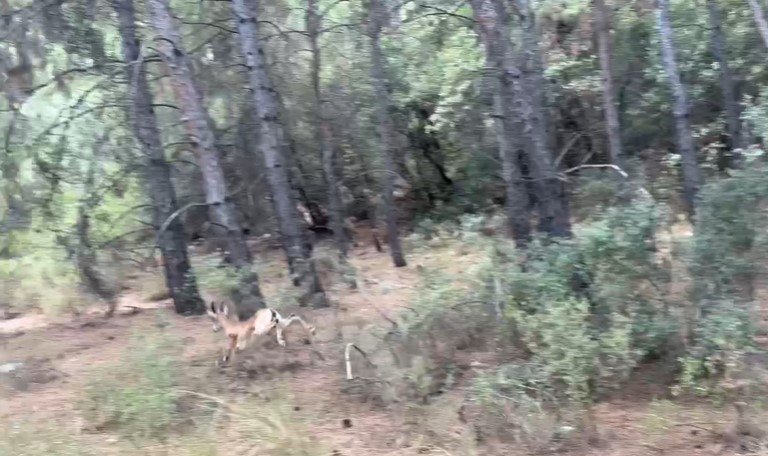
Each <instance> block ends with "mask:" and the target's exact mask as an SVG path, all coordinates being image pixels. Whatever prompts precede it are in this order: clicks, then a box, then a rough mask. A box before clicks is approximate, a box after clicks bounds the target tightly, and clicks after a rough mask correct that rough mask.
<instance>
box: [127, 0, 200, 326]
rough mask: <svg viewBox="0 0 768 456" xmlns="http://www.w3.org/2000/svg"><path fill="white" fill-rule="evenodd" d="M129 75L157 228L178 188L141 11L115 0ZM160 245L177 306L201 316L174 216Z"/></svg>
mask: <svg viewBox="0 0 768 456" xmlns="http://www.w3.org/2000/svg"><path fill="white" fill-rule="evenodd" d="M112 6H113V8H114V10H115V12H116V13H117V17H118V25H119V29H120V36H121V38H122V47H123V58H124V59H125V61H126V63H129V65H127V66H126V76H127V78H128V83H129V86H130V91H129V95H130V101H131V108H130V109H129V118H130V120H131V128H132V129H133V135H134V137H135V138H136V140H137V141H138V142H139V145H140V146H141V151H142V153H143V155H144V161H145V164H144V167H145V168H144V181H145V184H146V189H147V193H149V195H148V196H149V199H150V201H152V221H153V225H154V227H155V230H157V229H159V228H160V227H161V226H162V224H163V222H165V220H167V219H168V218H169V217H170V216H171V215H172V214H173V213H174V212H176V211H177V210H178V205H177V202H176V191H175V189H174V188H173V182H172V181H171V168H170V166H169V165H168V162H167V161H166V160H165V153H164V151H163V147H162V142H161V139H160V130H159V129H158V127H157V117H156V115H155V111H154V108H153V107H152V93H151V92H150V91H149V84H148V83H147V73H146V68H145V67H144V65H143V57H142V55H141V43H140V42H139V39H138V35H137V34H136V15H135V10H134V4H133V0H114V3H113V5H112ZM159 234H160V236H159V238H158V246H159V247H160V251H161V252H162V255H163V264H164V268H165V283H166V286H167V287H168V291H169V292H170V296H171V298H172V299H173V306H174V309H175V310H176V313H179V314H200V313H203V312H204V311H205V304H204V303H203V300H202V299H201V298H200V294H199V293H198V290H197V283H196V280H195V275H194V273H193V271H192V267H191V265H190V262H189V256H188V252H187V241H186V237H185V235H184V227H183V226H182V224H181V221H180V220H179V219H178V218H175V219H174V220H173V221H171V223H169V224H168V227H167V228H166V229H165V231H163V232H162V233H159Z"/></svg>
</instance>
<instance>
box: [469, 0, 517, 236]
mask: <svg viewBox="0 0 768 456" xmlns="http://www.w3.org/2000/svg"><path fill="white" fill-rule="evenodd" d="M470 4H471V6H472V9H473V11H474V15H475V19H476V22H475V23H476V28H477V33H478V35H479V36H480V39H481V41H482V42H483V45H484V47H485V55H486V66H487V67H488V68H489V70H490V72H491V77H490V78H488V82H489V83H490V84H489V87H488V88H489V89H490V91H491V92H492V93H493V120H494V125H495V131H496V142H497V146H498V148H499V158H500V159H501V163H502V175H503V178H504V183H505V190H506V202H505V211H506V215H507V224H508V227H509V232H510V235H511V236H512V238H513V239H514V240H515V245H516V246H517V247H520V248H524V247H525V246H526V245H527V244H528V242H529V241H530V237H531V224H530V219H529V213H528V204H529V200H528V193H527V190H526V188H525V182H524V181H523V176H522V172H521V170H520V166H519V161H518V159H517V155H518V149H519V148H520V144H519V140H518V139H517V138H520V135H521V133H522V131H523V128H522V124H520V122H519V121H520V118H518V117H516V116H515V104H516V100H515V98H516V95H515V87H514V84H515V83H514V81H513V79H512V78H511V77H509V76H510V75H509V72H508V71H507V68H508V66H509V65H510V62H509V58H510V56H511V55H510V52H509V46H510V43H509V42H508V41H507V36H506V35H505V33H504V31H503V30H502V28H503V27H505V26H506V24H504V23H503V22H502V20H501V19H500V18H499V16H498V14H497V11H496V9H495V8H494V6H493V4H492V3H491V1H490V0H470Z"/></svg>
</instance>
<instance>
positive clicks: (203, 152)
mask: <svg viewBox="0 0 768 456" xmlns="http://www.w3.org/2000/svg"><path fill="white" fill-rule="evenodd" d="M149 7H150V11H151V21H152V25H153V27H154V29H155V32H156V33H157V35H158V36H157V38H156V40H155V47H156V48H157V51H158V52H159V54H160V56H161V58H162V59H163V61H164V62H165V63H166V65H167V66H168V69H169V71H170V73H171V78H172V84H173V87H174V91H175V93H176V97H177V98H178V100H177V101H178V103H179V107H180V109H181V112H182V121H183V122H184V124H185V126H186V128H187V132H188V134H189V137H190V141H191V142H192V143H193V144H194V146H195V149H196V151H197V159H198V163H199V166H200V170H201V171H202V174H203V187H204V190H205V202H206V204H207V205H208V210H209V214H210V217H211V221H212V222H213V223H214V225H215V226H216V229H217V231H218V232H219V233H220V234H221V236H222V237H223V238H224V239H225V242H226V247H227V254H228V256H229V258H230V260H231V262H232V264H233V265H234V266H235V267H236V268H237V269H238V270H240V271H241V287H240V288H238V289H237V290H236V291H235V293H233V296H232V297H233V299H234V300H235V301H236V305H237V310H238V315H239V316H240V318H244V317H247V316H249V315H251V314H253V313H254V312H255V311H256V310H258V309H259V308H263V307H264V298H263V296H262V294H261V289H260V288H259V281H258V276H257V275H256V273H255V272H254V271H253V270H252V261H253V260H252V257H251V252H250V251H249V250H248V245H247V244H246V243H245V239H244V237H243V233H242V230H241V229H240V223H239V222H238V220H237V217H236V215H235V214H236V213H235V210H234V208H233V207H232V203H231V201H230V200H229V195H228V194H227V187H226V182H225V181H224V172H223V170H222V167H221V163H220V153H219V151H218V150H217V148H216V138H215V137H214V133H213V128H212V127H211V124H210V119H209V117H208V113H207V112H206V110H205V107H204V105H203V99H202V95H201V94H200V91H199V90H198V88H197V86H196V85H195V81H194V78H193V76H192V69H191V66H190V63H189V59H188V57H187V55H186V53H185V51H184V48H183V46H182V41H181V37H180V36H179V33H178V30H177V29H176V27H175V25H174V23H173V18H172V16H171V13H170V9H169V7H168V3H167V0H149Z"/></svg>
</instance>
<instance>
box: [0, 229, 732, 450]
mask: <svg viewBox="0 0 768 456" xmlns="http://www.w3.org/2000/svg"><path fill="white" fill-rule="evenodd" d="M478 255H479V252H475V251H473V250H472V247H471V246H461V245H457V244H455V243H447V244H446V245H444V246H442V247H439V248H436V249H432V250H431V251H430V252H429V253H427V254H425V255H421V256H419V257H418V259H416V258H413V259H412V262H411V264H410V265H409V266H408V267H405V268H399V269H396V268H393V267H391V266H390V259H389V256H388V255H387V254H382V253H377V252H376V251H375V250H374V249H373V248H372V247H370V246H364V247H358V248H356V249H355V250H354V251H353V253H352V255H351V259H352V263H353V264H354V266H355V267H356V269H357V274H358V281H359V283H360V284H361V287H360V289H359V290H349V289H347V288H346V287H345V286H343V285H341V284H339V285H336V286H333V287H331V288H330V295H331V297H332V299H333V301H334V306H333V307H332V308H331V309H324V310H308V309H290V310H296V311H297V312H298V313H299V314H301V315H303V316H304V317H306V318H307V319H308V320H310V321H312V322H313V323H314V324H316V325H317V327H318V332H317V335H316V337H315V340H314V342H313V345H311V346H309V345H305V344H303V343H301V338H302V337H303V334H302V332H301V328H300V327H298V326H296V327H294V328H293V329H292V330H291V331H289V332H288V334H287V339H288V347H287V348H285V349H281V348H280V347H278V346H277V345H276V344H275V342H274V341H273V340H265V341H264V342H263V343H254V344H252V345H250V346H249V347H248V348H247V349H246V350H245V351H243V352H241V353H239V354H238V355H236V356H237V357H236V360H235V362H234V363H233V364H232V365H231V366H228V367H224V368H219V367H216V366H215V365H214V361H215V359H216V358H217V357H218V356H219V355H220V353H221V349H222V348H223V347H224V345H225V340H224V337H223V336H222V334H221V333H213V332H212V331H211V324H210V321H209V319H208V317H207V316H200V317H187V318H183V317H179V316H177V315H175V314H174V313H173V312H172V310H171V309H170V308H169V304H170V303H169V302H167V301H160V302H147V301H146V300H145V299H143V298H142V296H145V295H146V293H143V292H142V291H141V290H140V289H139V288H140V284H141V281H142V279H145V280H147V281H150V280H155V281H156V277H154V279H153V277H152V276H151V275H145V276H140V277H139V279H138V280H137V281H136V287H137V289H129V290H127V291H126V292H125V294H124V295H123V296H122V298H121V303H120V311H119V312H118V315H117V316H115V317H114V318H112V319H109V320H104V319H101V318H99V317H98V316H96V315H88V314H85V315H82V316H79V317H68V318H64V317H62V318H59V319H51V318H48V317H45V316H43V315H37V314H30V315H22V316H19V317H17V318H15V319H12V320H5V321H0V366H3V365H9V364H8V363H14V362H21V363H26V364H28V365H37V366H40V368H39V369H37V371H36V373H35V375H30V376H29V377H28V378H26V379H22V380H20V381H18V382H17V384H15V385H2V384H0V394H1V395H0V400H1V401H2V406H0V426H6V427H11V428H19V427H22V426H29V427H30V429H43V428H46V429H47V428H50V427H53V428H56V429H57V430H58V432H64V433H67V434H70V435H72V436H76V438H77V440H78V441H79V442H80V443H81V444H84V445H86V446H88V447H89V448H90V449H91V450H93V449H98V451H97V452H96V454H105V455H109V454H127V452H126V450H125V449H124V448H125V447H124V446H122V445H121V442H120V441H121V436H120V435H119V434H117V433H113V432H112V431H111V430H110V429H96V430H94V429H90V428H89V426H88V424H87V423H86V422H85V420H84V419H83V418H82V416H81V413H80V411H79V409H78V407H77V404H78V401H79V400H81V398H82V397H83V394H84V391H85V389H86V388H87V387H88V384H89V381H90V380H91V379H92V378H94V376H97V375H99V373H100V372H103V371H104V369H110V366H113V365H114V363H115V362H118V361H119V360H121V359H123V358H124V357H125V356H126V355H127V354H128V353H127V352H128V351H129V349H130V347H131V346H132V345H131V340H133V339H134V336H135V335H136V334H142V333H150V332H156V331H158V330H160V329H161V330H162V331H164V332H165V333H167V334H168V335H171V336H173V337H175V338H177V340H180V341H181V342H182V343H181V344H180V345H181V360H180V363H182V364H184V366H185V367H184V370H185V371H186V377H187V378H191V379H194V382H197V385H198V386H199V391H205V392H206V394H211V395H215V396H216V397H218V398H221V399H222V400H226V401H228V402H232V403H238V404H243V403H248V402H249V401H251V402H252V403H255V404H264V403H266V402H265V398H267V400H269V397H272V398H273V399H274V398H275V396H282V397H283V398H287V399H285V400H288V401H289V402H290V406H291V407H292V410H293V411H292V414H293V415H292V416H294V417H295V418H296V419H297V420H300V421H301V422H302V423H303V426H304V427H305V431H304V432H308V433H309V434H310V435H311V436H312V438H313V439H314V440H315V441H317V444H318V445H320V446H322V448H324V449H327V454H328V455H336V456H341V455H344V456H354V455H411V454H414V455H415V454H444V455H445V454H448V455H451V454H455V455H460V454H489V455H491V454H505V455H506V454H511V455H514V454H526V453H525V452H524V451H523V450H521V449H520V448H519V447H518V448H515V447H514V446H510V445H505V444H502V443H494V442H493V441H484V442H482V443H480V444H476V443H475V437H474V435H475V432H476V431H475V430H473V428H472V423H465V422H463V421H464V420H462V418H461V416H460V415H461V413H460V409H461V405H462V403H463V402H464V401H465V397H466V396H467V390H468V388H469V386H470V385H469V381H468V380H469V379H471V378H472V376H473V375H475V374H476V371H477V370H482V369H483V368H487V367H488V366H489V365H488V362H485V363H483V362H471V361H472V360H481V361H482V360H483V359H485V360H493V354H487V353H486V354H483V353H468V354H467V357H468V358H469V360H470V362H468V363H467V374H466V375H465V376H464V377H463V380H462V381H460V382H458V384H457V385H456V386H455V387H454V388H453V389H451V390H450V391H448V392H447V393H445V394H443V395H440V396H437V397H435V398H434V399H433V401H432V402H431V403H430V404H427V405H415V404H389V405H387V406H380V405H376V404H373V403H370V402H369V403H363V402H361V401H360V400H356V399H355V398H354V397H352V396H350V395H349V394H345V393H344V392H343V390H344V386H345V382H346V380H345V366H344V347H345V343H346V342H349V341H352V342H354V341H355V338H356V337H362V336H364V335H365V334H368V333H370V332H371V330H372V328H373V327H375V326H377V325H378V326H381V327H383V326H386V325H388V323H387V322H386V318H387V316H396V315H397V314H398V312H399V311H401V310H402V309H403V308H404V307H407V306H408V305H409V303H410V302H411V301H412V300H413V298H414V296H415V295H416V294H417V293H418V286H419V277H420V276H419V272H418V270H417V269H418V268H417V265H422V266H423V267H424V268H436V269H440V270H443V271H445V272H448V273H454V274H457V275H458V274H461V273H462V272H464V271H466V270H467V269H468V268H469V267H470V266H472V265H473V264H474V263H476V262H477V261H479V257H478ZM259 258H260V259H261V261H262V262H264V263H265V264H266V266H264V267H263V268H262V281H263V288H264V292H265V295H266V296H267V297H268V298H269V297H270V296H273V295H275V294H276V293H279V290H281V289H283V288H284V287H285V286H286V283H285V282H286V281H287V278H286V277H285V276H284V275H281V274H280V273H279V271H281V270H282V268H283V266H282V264H283V258H282V255H281V252H280V251H279V250H272V251H269V252H267V253H263V252H262V253H260V254H259ZM158 274H159V272H156V273H154V275H155V276H157V275H158ZM207 298H209V299H211V298H214V297H211V296H208V297H207ZM137 309H138V310H137ZM286 311H288V310H286ZM339 335H341V336H342V337H341V338H340V337H339ZM267 339H268V338H267ZM312 347H314V349H316V350H317V351H318V352H319V353H320V354H321V355H322V359H321V357H320V356H318V355H317V353H316V352H314V351H313V350H312V349H311V348H312ZM491 362H492V361H491ZM666 378H668V374H666V373H664V372H659V371H658V369H657V368H655V367H647V368H640V369H638V371H637V373H636V375H635V376H634V377H633V379H632V382H631V385H630V386H629V387H627V388H625V389H623V390H622V391H621V392H619V393H617V394H616V395H615V396H614V397H613V398H610V399H609V400H606V401H604V402H602V403H600V404H599V405H597V406H596V407H595V408H594V420H595V424H596V428H597V431H598V433H599V436H600V438H599V439H598V440H599V443H598V444H596V445H590V446H584V447H581V448H578V449H570V450H569V449H566V451H565V453H566V454H583V455H606V456H610V455H617V456H618V455H621V456H635V455H638V456H639V455H660V454H663V455H673V456H674V455H680V456H683V455H685V456H695V455H714V454H735V453H732V450H731V449H730V448H729V447H728V445H726V440H727V439H724V438H723V431H724V430H725V429H727V427H728V425H729V423H732V422H733V421H734V413H733V411H732V410H731V409H730V408H728V407H723V408H719V407H717V406H715V405H713V404H712V403H710V402H708V401H705V400H701V401H694V402H690V401H688V402H685V403H681V402H675V401H667V400H666V399H669V398H670V395H669V391H668V388H667V387H666V386H664V382H665V381H666ZM662 379H664V380H662ZM192 387H193V386H190V387H189V388H192ZM289 431H290V430H289ZM289 431H288V432H289ZM2 432H8V430H7V429H6V430H5V431H0V437H2V436H3V435H4V434H3V433H2ZM42 432H43V431H41V434H39V435H40V436H43V435H44V434H42ZM5 435H7V434H5ZM38 438H45V437H38ZM256 438H257V437H256V436H254V439H256ZM462 445H463V446H464V447H472V448H474V450H461V447H462ZM172 446H173V445H171V444H166V445H157V446H154V447H149V446H147V447H144V448H142V449H141V450H140V451H138V452H137V453H133V454H182V453H180V452H176V451H174V449H173V448H172ZM169 447H170V448H169ZM237 448H242V447H239V446H237V443H234V442H226V441H225V442H222V443H221V444H220V446H219V449H220V450H224V451H226V454H264V455H271V454H299V453H289V452H284V453H273V452H272V451H270V450H264V451H259V450H258V449H256V450H253V449H252V450H251V451H250V452H244V451H229V450H230V449H237ZM0 453H2V445H0ZM41 454H42V453H41ZM46 454H47V453H46ZM57 454H58V453H57ZM183 454H188V453H183ZM189 454H192V453H189ZM200 454H215V453H200Z"/></svg>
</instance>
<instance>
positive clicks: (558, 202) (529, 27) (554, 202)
mask: <svg viewBox="0 0 768 456" xmlns="http://www.w3.org/2000/svg"><path fill="white" fill-rule="evenodd" d="M511 1H512V3H513V4H514V5H513V6H514V10H515V11H516V12H517V14H518V16H519V19H520V22H521V26H522V31H523V37H522V50H521V52H522V63H523V67H522V71H521V69H520V68H515V67H514V63H512V60H511V59H510V64H509V66H508V70H507V73H508V77H512V78H514V79H516V80H517V82H516V83H515V86H517V98H518V115H519V116H520V117H521V118H522V119H523V122H524V132H525V134H524V138H526V142H527V146H526V150H527V155H528V163H529V166H530V168H531V177H532V178H533V182H534V187H535V188H536V196H537V198H538V206H539V226H538V230H539V231H540V232H543V233H546V234H548V235H549V236H554V237H567V236H570V235H571V216H570V208H569V205H568V197H567V194H566V191H565V185H564V183H563V181H562V180H560V179H559V178H558V176H557V170H556V169H555V164H554V158H555V157H554V154H553V153H552V150H551V148H550V147H549V141H548V134H547V114H546V110H545V107H544V92H543V87H544V69H543V65H542V63H541V55H540V52H539V33H538V28H537V26H536V21H535V16H534V13H533V10H532V8H531V6H530V4H529V2H528V0H511ZM494 6H495V10H496V14H497V16H498V17H499V18H501V19H502V22H503V23H504V24H506V26H505V27H503V28H502V32H503V33H504V35H505V41H506V42H507V43H511V41H510V37H509V29H510V27H509V12H508V9H507V5H506V4H505V1H504V0H494Z"/></svg>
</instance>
